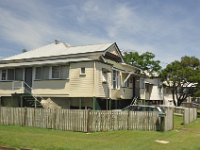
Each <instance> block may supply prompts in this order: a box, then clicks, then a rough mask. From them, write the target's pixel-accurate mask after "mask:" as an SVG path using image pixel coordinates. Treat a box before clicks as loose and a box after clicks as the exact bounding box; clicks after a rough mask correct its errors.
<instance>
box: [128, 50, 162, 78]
mask: <svg viewBox="0 0 200 150" xmlns="http://www.w3.org/2000/svg"><path fill="white" fill-rule="evenodd" d="M154 59H155V55H154V54H153V53H151V52H145V53H142V54H141V55H140V54H139V53H138V52H125V53H124V60H125V62H126V63H128V64H131V65H136V66H138V67H140V68H141V69H143V70H144V71H146V72H147V73H148V74H149V75H150V76H151V77H152V76H153V73H154V72H159V71H160V70H161V66H160V61H159V60H154Z"/></svg>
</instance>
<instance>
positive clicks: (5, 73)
mask: <svg viewBox="0 0 200 150" xmlns="http://www.w3.org/2000/svg"><path fill="white" fill-rule="evenodd" d="M6 75H7V71H6V70H2V72H1V80H6Z"/></svg>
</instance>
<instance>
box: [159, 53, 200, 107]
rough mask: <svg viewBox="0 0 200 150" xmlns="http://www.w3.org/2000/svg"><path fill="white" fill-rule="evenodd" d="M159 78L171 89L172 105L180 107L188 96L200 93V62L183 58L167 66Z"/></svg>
mask: <svg viewBox="0 0 200 150" xmlns="http://www.w3.org/2000/svg"><path fill="white" fill-rule="evenodd" d="M161 77H162V79H163V81H165V83H166V86H169V87H170V88H171V91H172V96H173V102H174V105H176V106H180V105H181V103H182V102H183V101H184V100H186V98H187V97H188V96H190V95H194V94H198V93H200V90H199V86H200V60H199V59H198V58H196V57H194V56H191V57H190V56H184V57H182V58H181V60H180V61H177V60H176V61H173V62H172V63H170V64H168V65H167V66H166V68H165V69H163V71H162V74H161Z"/></svg>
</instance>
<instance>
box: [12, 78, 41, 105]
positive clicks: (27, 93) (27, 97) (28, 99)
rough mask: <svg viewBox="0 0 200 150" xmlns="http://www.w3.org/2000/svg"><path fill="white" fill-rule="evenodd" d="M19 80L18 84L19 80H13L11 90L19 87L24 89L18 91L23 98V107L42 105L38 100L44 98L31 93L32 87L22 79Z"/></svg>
mask: <svg viewBox="0 0 200 150" xmlns="http://www.w3.org/2000/svg"><path fill="white" fill-rule="evenodd" d="M20 82H21V84H19V81H13V85H12V90H13V91H15V90H16V89H19V88H22V89H24V92H23V93H20V95H21V96H22V100H23V107H34V108H37V107H42V105H41V103H40V102H41V100H42V99H44V98H42V97H39V96H34V95H32V92H31V91H32V88H31V87H30V86H29V85H28V84H27V83H26V82H24V81H20Z"/></svg>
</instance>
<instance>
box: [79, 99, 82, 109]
mask: <svg viewBox="0 0 200 150" xmlns="http://www.w3.org/2000/svg"><path fill="white" fill-rule="evenodd" d="M81 105H82V103H81V98H80V99H79V109H81Z"/></svg>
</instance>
